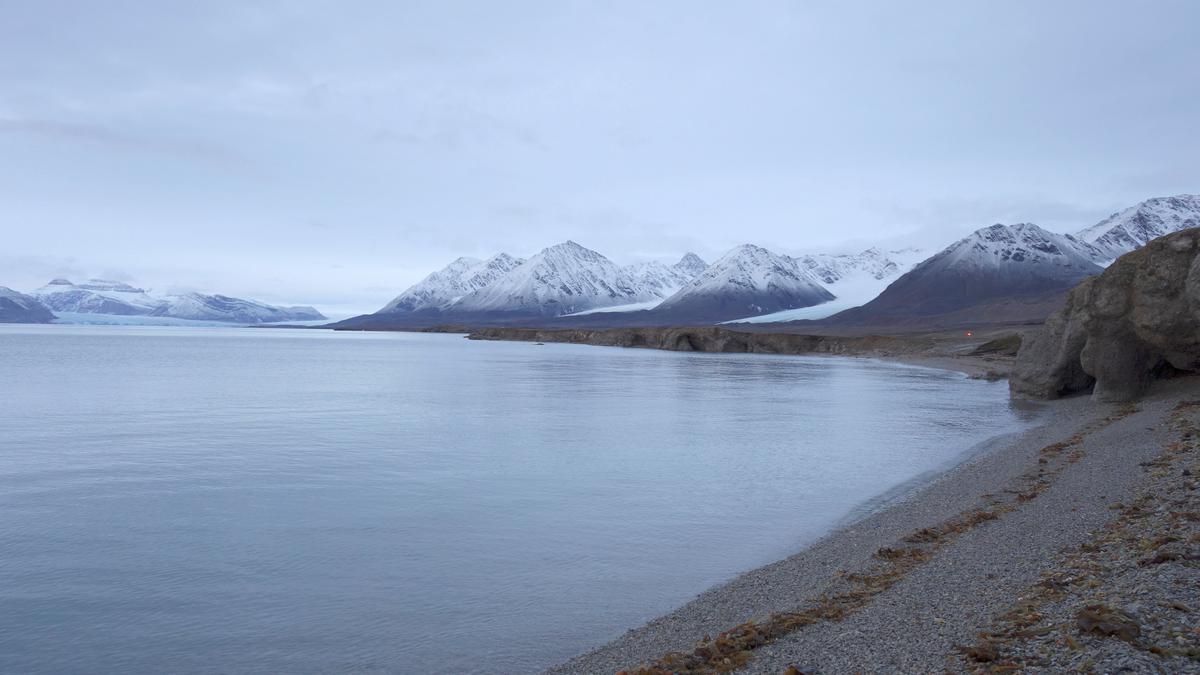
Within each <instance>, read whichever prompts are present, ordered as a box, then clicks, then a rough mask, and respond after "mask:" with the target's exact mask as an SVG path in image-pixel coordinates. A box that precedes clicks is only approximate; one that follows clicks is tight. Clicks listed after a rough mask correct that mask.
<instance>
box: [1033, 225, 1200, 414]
mask: <svg viewBox="0 0 1200 675" xmlns="http://www.w3.org/2000/svg"><path fill="white" fill-rule="evenodd" d="M1179 371H1186V372H1196V371H1200V228H1196V229H1190V230H1183V231H1181V232H1176V233H1174V234H1170V235H1167V236H1165V237H1160V238H1159V239H1155V240H1154V241H1151V242H1150V243H1149V244H1147V245H1146V246H1145V247H1144V248H1141V249H1139V250H1137V251H1133V252H1132V253H1127V254H1125V255H1123V256H1121V257H1120V258H1118V259H1117V261H1116V262H1114V263H1113V264H1112V266H1111V267H1109V268H1108V269H1107V270H1105V271H1104V273H1103V274H1101V275H1100V276H1097V277H1092V278H1090V279H1087V280H1085V281H1084V282H1083V283H1081V284H1079V285H1078V286H1076V287H1075V289H1074V290H1072V291H1071V293H1070V295H1069V296H1068V298H1067V305H1066V307H1064V308H1063V309H1062V310H1061V311H1059V312H1058V313H1056V314H1053V315H1051V316H1050V318H1049V319H1047V320H1046V324H1045V326H1043V328H1042V329H1041V330H1040V331H1037V332H1035V333H1033V334H1032V335H1031V336H1030V337H1029V338H1028V339H1027V340H1026V341H1025V343H1024V344H1023V345H1022V347H1021V351H1020V353H1019V354H1018V355H1017V363H1016V367H1015V369H1014V371H1013V374H1012V377H1011V379H1010V380H1009V382H1010V385H1011V387H1012V391H1013V393H1015V394H1020V395H1026V396H1033V397H1037V398H1056V397H1059V396H1065V395H1069V394H1073V393H1081V392H1086V391H1088V390H1089V389H1091V390H1093V396H1094V397H1095V398H1097V399H1099V400H1104V401H1125V400H1130V399H1133V398H1136V397H1138V396H1139V395H1140V394H1141V393H1142V392H1144V391H1145V389H1146V387H1147V386H1149V384H1150V382H1151V381H1152V380H1153V379H1154V378H1155V377H1156V376H1159V375H1162V374H1164V373H1175V372H1179Z"/></svg>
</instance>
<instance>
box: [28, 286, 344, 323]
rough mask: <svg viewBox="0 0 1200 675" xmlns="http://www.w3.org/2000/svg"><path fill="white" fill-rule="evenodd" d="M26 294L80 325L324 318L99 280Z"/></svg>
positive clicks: (258, 304) (292, 309)
mask: <svg viewBox="0 0 1200 675" xmlns="http://www.w3.org/2000/svg"><path fill="white" fill-rule="evenodd" d="M32 295H33V296H34V297H36V298H37V299H38V300H40V301H41V302H42V303H44V304H45V305H46V306H48V307H50V308H51V309H53V310H54V311H56V312H59V313H61V314H63V315H67V316H64V317H62V320H63V321H64V322H72V321H73V320H75V319H77V320H81V321H82V320H84V319H85V318H88V317H91V316H93V315H104V316H125V317H137V316H145V317H170V318H175V319H189V320H202V321H222V322H226V323H269V322H276V321H316V320H321V319H324V318H325V316H324V315H323V314H321V313H320V312H318V311H317V310H315V309H313V308H312V307H276V306H274V305H268V304H266V303H262V302H256V301H254V300H242V299H241V298H231V297H228V296H224V295H203V294H200V293H188V294H184V295H169V296H156V295H151V294H150V293H149V292H147V291H146V290H144V289H141V288H135V287H134V286H130V285H129V284H125V283H121V282H118V281H104V280H101V279H90V280H88V281H87V282H86V283H82V284H74V283H71V282H70V281H68V280H66V279H55V280H53V281H51V282H50V283H48V284H46V285H45V286H43V287H41V288H39V289H37V290H36V291H34V292H33V293H32ZM70 315H78V316H76V317H71V316H70ZM85 315H86V316H85ZM89 321H90V319H89Z"/></svg>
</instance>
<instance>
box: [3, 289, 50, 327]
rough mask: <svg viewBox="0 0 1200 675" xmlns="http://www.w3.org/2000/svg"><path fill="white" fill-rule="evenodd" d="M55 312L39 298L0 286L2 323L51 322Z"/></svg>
mask: <svg viewBox="0 0 1200 675" xmlns="http://www.w3.org/2000/svg"><path fill="white" fill-rule="evenodd" d="M53 320H54V313H53V312H51V311H50V308H48V307H46V305H44V304H42V303H41V301H39V300H38V299H37V298H35V297H33V296H30V295H25V294H24V293H18V292H17V291H14V290H13V289H11V288H7V287H4V286H0V323H50V322H51V321H53Z"/></svg>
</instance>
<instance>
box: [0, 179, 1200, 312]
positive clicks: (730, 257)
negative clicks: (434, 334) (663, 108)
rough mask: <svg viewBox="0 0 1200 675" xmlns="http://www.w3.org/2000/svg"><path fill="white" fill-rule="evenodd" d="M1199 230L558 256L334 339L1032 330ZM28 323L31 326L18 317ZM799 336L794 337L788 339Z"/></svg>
mask: <svg viewBox="0 0 1200 675" xmlns="http://www.w3.org/2000/svg"><path fill="white" fill-rule="evenodd" d="M1197 226H1200V196H1197V195H1178V196H1175V197H1160V198H1155V199H1149V200H1146V201H1144V202H1141V203H1139V204H1136V205H1134V206H1131V207H1129V208H1127V209H1124V210H1122V211H1119V212H1117V213H1114V214H1112V215H1111V216H1109V217H1108V218H1105V219H1104V220H1102V221H1100V222H1099V223H1097V224H1095V225H1093V226H1091V227H1088V228H1085V229H1083V230H1081V231H1079V232H1078V233H1075V234H1060V233H1055V232H1050V231H1048V230H1045V229H1043V228H1041V227H1039V226H1037V225H1034V224H1032V223H1019V224H1016V225H1003V224H996V225H990V226H988V227H984V228H981V229H979V230H977V231H975V232H973V233H971V234H970V235H968V236H967V237H964V238H962V239H960V240H959V241H956V242H954V243H952V244H951V245H950V246H948V247H946V248H945V249H942V250H941V251H938V252H936V253H935V254H934V255H932V256H929V257H925V256H924V254H923V253H922V252H921V251H919V250H916V249H901V250H894V251H884V250H881V249H878V248H870V249H867V250H865V251H862V252H861V253H857V254H848V255H847V254H842V255H833V254H810V255H803V256H798V257H792V256H788V255H784V254H781V253H777V252H773V251H770V250H767V249H765V248H763V247H761V246H756V245H753V244H743V245H741V246H738V247H735V248H734V249H732V250H730V251H729V252H727V253H726V254H725V255H723V256H721V257H720V258H718V259H717V260H716V261H715V262H713V263H712V264H711V265H710V264H708V263H706V262H705V261H704V260H702V259H700V257H699V256H696V255H695V254H693V253H687V254H685V255H684V256H682V258H680V259H679V260H678V261H677V262H674V263H666V262H660V261H649V262H641V263H637V264H633V265H627V266H621V265H618V264H616V263H614V262H613V261H612V260H610V259H609V258H607V257H605V256H604V255H602V254H600V253H598V252H596V251H593V250H591V249H588V248H586V247H584V246H582V245H580V244H578V243H576V242H574V241H566V242H563V243H560V244H556V245H553V246H550V247H547V248H545V249H543V250H541V251H539V252H538V253H537V254H535V255H533V256H530V257H529V258H528V259H522V258H518V257H515V256H512V255H509V254H507V253H497V254H495V255H493V256H491V257H490V258H487V259H476V258H458V259H457V260H455V261H453V262H452V263H450V264H449V265H447V266H446V267H445V268H443V269H441V270H438V271H437V272H434V273H432V274H430V275H429V276H427V277H426V278H424V279H422V280H421V281H420V282H418V283H417V284H415V285H413V286H412V287H410V288H408V289H407V290H405V291H403V292H402V293H400V294H399V295H398V296H396V297H395V298H394V299H393V300H392V301H391V302H389V303H387V304H386V305H385V306H384V307H382V308H381V309H380V310H378V311H377V312H375V313H373V314H367V315H362V316H359V317H354V318H352V319H348V320H345V321H341V322H338V323H335V324H330V326H331V327H334V328H366V329H370V328H380V329H386V328H421V327H430V326H434V325H439V324H443V325H444V324H459V325H494V324H514V323H518V324H519V323H525V324H537V325H554V326H562V327H570V326H600V325H608V326H619V325H679V324H709V323H716V322H754V323H794V322H802V324H803V325H806V326H818V325H820V326H833V327H837V326H874V325H879V326H889V325H890V326H895V325H913V326H922V327H927V328H929V327H936V326H950V325H958V324H964V323H965V324H979V323H1001V322H1013V321H1040V320H1041V319H1043V318H1044V317H1045V316H1046V315H1048V313H1049V312H1050V311H1053V309H1054V308H1055V306H1056V305H1057V304H1058V303H1061V301H1062V298H1063V296H1064V295H1065V292H1066V290H1067V289H1069V288H1071V287H1072V286H1074V285H1075V284H1077V283H1078V282H1079V281H1080V280H1081V279H1083V278H1085V277H1088V276H1091V275H1095V274H1098V273H1099V272H1100V271H1101V270H1102V269H1103V268H1104V267H1105V266H1107V265H1108V264H1110V263H1111V262H1112V261H1113V260H1114V259H1116V258H1117V257H1119V256H1120V255H1122V254H1124V253H1127V252H1129V251H1132V250H1134V249H1136V248H1139V247H1141V246H1143V245H1144V244H1145V243H1146V242H1148V241H1150V240H1151V239H1154V238H1157V237H1160V236H1163V235H1165V234H1169V233H1171V232H1174V231H1177V230H1181V229H1186V228H1189V227H1197ZM31 295H32V298H31V297H30V296H24V295H21V294H19V293H15V292H13V291H6V294H5V295H3V296H0V297H2V298H3V303H0V320H22V319H13V318H11V317H17V316H24V317H39V316H40V317H42V319H43V320H44V317H45V314H44V313H43V312H41V311H39V309H38V307H39V306H41V307H42V309H44V310H49V311H53V312H57V313H60V314H68V315H72V316H85V315H104V316H114V315H115V316H135V317H136V316H145V317H169V318H180V319H191V320H206V321H223V322H230V323H267V322H278V321H303V320H320V319H323V318H324V317H322V315H321V314H320V313H319V312H317V311H316V310H315V309H312V308H311V307H274V306H271V305H266V304H264V303H259V302H254V301H250V300H241V299H238V298H231V297H227V296H222V295H203V294H197V293H192V294H184V295H173V296H154V295H151V294H150V293H147V292H146V291H145V290H143V289H140V288H136V287H133V286H130V285H128V284H124V283H119V282H111V281H102V280H90V281H88V282H86V283H82V284H74V283H71V282H70V281H67V280H65V279H56V280H54V281H52V282H50V283H49V284H47V285H46V286H44V287H42V288H40V289H38V290H36V291H34V292H33V293H32V294H31ZM28 320H35V319H33V318H30V319H28ZM797 325H800V324H797Z"/></svg>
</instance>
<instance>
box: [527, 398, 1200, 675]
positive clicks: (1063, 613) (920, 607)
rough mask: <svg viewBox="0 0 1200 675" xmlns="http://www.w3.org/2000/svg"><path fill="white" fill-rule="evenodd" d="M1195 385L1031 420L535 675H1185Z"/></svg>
mask: <svg viewBox="0 0 1200 675" xmlns="http://www.w3.org/2000/svg"><path fill="white" fill-rule="evenodd" d="M1198 400H1200V379H1197V378H1194V377H1193V378H1180V379H1177V380H1171V381H1167V382H1163V383H1161V384H1160V385H1158V386H1157V387H1156V389H1155V390H1154V391H1153V392H1151V394H1150V395H1149V396H1147V397H1146V398H1145V399H1144V400H1142V401H1140V402H1139V403H1137V404H1136V405H1133V406H1113V405H1101V404H1096V403H1093V402H1091V401H1090V400H1089V399H1087V398H1073V399H1067V400H1062V401H1056V402H1052V403H1048V404H1045V405H1046V406H1047V408H1048V411H1047V415H1046V417H1045V422H1044V423H1043V424H1041V425H1039V426H1038V427H1036V428H1034V429H1032V430H1030V431H1027V432H1024V433H1021V434H1018V435H1014V436H1010V437H1006V438H1003V439H999V440H998V441H997V442H994V443H993V444H992V445H991V447H989V448H987V449H986V450H985V451H983V452H980V453H976V454H974V455H973V456H972V457H970V458H969V459H967V460H966V461H964V462H963V463H962V464H960V465H958V466H956V467H954V468H953V469H950V470H949V471H947V472H946V473H945V474H943V475H941V476H939V477H938V478H936V479H934V480H933V481H931V482H929V483H927V484H925V485H923V486H921V487H919V488H915V489H914V490H913V491H911V492H910V493H908V494H904V495H901V496H899V497H897V498H895V499H893V500H892V501H890V502H889V503H888V504H887V505H886V506H885V507H883V508H882V509H881V510H879V511H877V512H875V513H873V514H871V515H869V516H867V517H866V518H864V519H862V520H860V521H858V522H855V523H853V524H850V525H848V526H847V527H845V528H843V529H841V530H838V531H836V532H834V533H832V534H830V535H828V536H826V537H825V538H823V539H822V540H820V541H818V542H817V543H815V544H813V545H812V546H809V547H807V548H806V549H804V550H803V551H801V552H799V553H797V554H795V555H793V556H791V557H789V558H787V559H784V560H781V561H779V562H776V563H773V564H771V565H767V566H765V567H762V568H759V569H756V570H752V571H750V572H747V573H745V574H743V575H741V576H739V577H737V578H735V579H733V580H732V581H730V582H728V583H726V584H723V585H721V586H718V587H716V588H713V589H710V590H708V591H706V592H704V593H702V594H701V595H699V596H698V597H697V598H695V599H694V600H692V601H691V602H689V603H688V604H686V605H684V606H683V607H680V608H679V609H677V610H675V611H673V612H671V613H670V614H667V615H665V616H662V617H659V618H657V619H654V620H652V621H650V622H649V623H647V624H646V625H644V626H641V627H639V628H636V629H634V630H630V631H628V632H627V633H626V634H625V635H623V636H620V637H618V638H617V639H615V640H613V641H612V642H610V643H608V644H606V645H603V646H600V647H599V648H597V649H595V650H593V651H591V652H588V653H586V654H582V655H580V656H578V657H576V658H574V659H571V660H570V661H567V662H566V663H563V664H560V665H559V666H556V667H554V668H551V669H550V670H549V671H547V672H549V673H555V674H567V673H589V674H591V673H618V672H621V671H625V672H628V673H631V674H632V673H636V674H642V675H648V674H655V675H657V674H659V673H671V672H680V673H689V672H690V673H711V672H745V673H789V674H791V675H794V674H795V673H850V672H865V673H896V672H904V673H920V672H1015V671H1021V672H1065V671H1078V672H1197V673H1200V660H1198V659H1200V632H1198V631H1197V626H1200V574H1197V572H1200V560H1198V558H1200V553H1197V551H1198V547H1200V535H1198V534H1197V532H1198V530H1197V526H1198V524H1200V523H1198V522H1197V521H1198V520H1200V495H1198V494H1197V492H1198V485H1200V480H1198V479H1197V478H1196V476H1200V463H1198V461H1200V459H1198V457H1200V432H1198V431H1197V429H1200V404H1193V403H1192V402H1193V401H1198Z"/></svg>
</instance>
